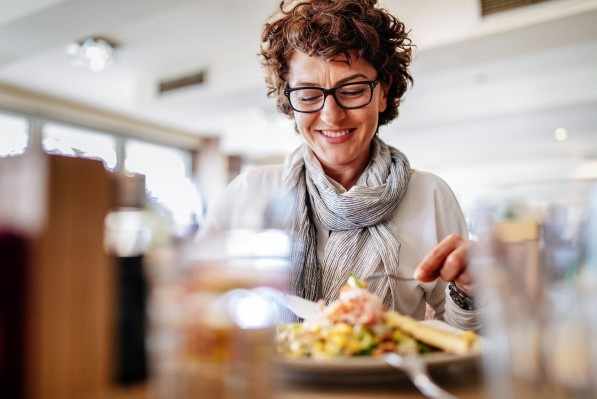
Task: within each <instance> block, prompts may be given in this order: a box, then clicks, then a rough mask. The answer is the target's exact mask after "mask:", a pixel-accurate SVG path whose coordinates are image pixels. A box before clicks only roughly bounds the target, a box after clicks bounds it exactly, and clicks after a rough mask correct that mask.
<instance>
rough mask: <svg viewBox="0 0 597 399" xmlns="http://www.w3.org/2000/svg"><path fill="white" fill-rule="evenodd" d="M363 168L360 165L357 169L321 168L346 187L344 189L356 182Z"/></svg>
mask: <svg viewBox="0 0 597 399" xmlns="http://www.w3.org/2000/svg"><path fill="white" fill-rule="evenodd" d="M364 170H365V168H364V167H360V168H358V169H352V168H346V167H344V168H325V167H324V168H323V171H324V172H325V174H326V175H328V176H329V177H331V178H332V179H334V180H335V181H337V182H338V183H340V184H341V185H342V187H344V188H345V189H346V191H348V190H350V189H351V187H352V186H354V185H355V184H357V181H358V180H359V177H361V174H362V173H363V171H364Z"/></svg>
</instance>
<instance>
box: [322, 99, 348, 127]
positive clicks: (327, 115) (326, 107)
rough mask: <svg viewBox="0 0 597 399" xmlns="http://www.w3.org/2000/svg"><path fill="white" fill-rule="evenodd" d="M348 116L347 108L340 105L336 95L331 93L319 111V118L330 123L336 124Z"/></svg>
mask: <svg viewBox="0 0 597 399" xmlns="http://www.w3.org/2000/svg"><path fill="white" fill-rule="evenodd" d="M345 116H346V110H345V109H344V108H342V107H340V106H339V105H338V103H337V102H336V97H334V96H332V95H329V96H327V97H326V99H325V103H324V104H323V108H322V109H321V110H320V111H319V118H320V119H321V120H322V121H324V122H325V123H327V124H329V125H334V124H335V123H336V122H338V121H341V120H342V119H344V117H345Z"/></svg>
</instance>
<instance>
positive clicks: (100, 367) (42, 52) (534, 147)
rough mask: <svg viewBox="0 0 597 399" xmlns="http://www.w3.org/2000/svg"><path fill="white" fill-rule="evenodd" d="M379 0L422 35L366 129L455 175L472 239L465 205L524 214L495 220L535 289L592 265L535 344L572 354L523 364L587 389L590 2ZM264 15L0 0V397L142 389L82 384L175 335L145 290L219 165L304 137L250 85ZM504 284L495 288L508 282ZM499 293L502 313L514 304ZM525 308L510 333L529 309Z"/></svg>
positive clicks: (191, 227) (247, 4) (244, 163)
mask: <svg viewBox="0 0 597 399" xmlns="http://www.w3.org/2000/svg"><path fill="white" fill-rule="evenodd" d="M380 3H381V4H382V5H383V6H385V7H387V8H388V9H389V10H390V11H391V12H392V13H394V14H395V15H397V16H398V17H399V18H400V19H402V20H403V22H404V23H405V24H406V26H407V28H408V29H410V31H411V37H412V40H413V42H414V44H416V46H417V47H416V50H415V54H414V61H413V64H412V74H413V76H414V81H415V83H414V86H413V88H412V89H411V90H409V91H408V92H407V94H406V96H405V98H404V101H403V104H402V105H401V108H400V116H399V117H398V119H397V120H395V121H393V122H392V123H391V124H390V125H389V126H385V127H383V128H382V129H381V131H380V135H381V137H382V138H383V139H384V140H385V141H386V142H388V143H389V144H391V145H393V146H395V147H397V148H399V149H400V150H402V151H403V152H404V153H405V154H406V155H407V156H408V157H409V159H410V162H411V165H412V166H413V167H414V168H415V169H422V170H427V171H430V172H433V173H436V174H438V175H439V176H441V177H443V178H444V179H445V180H446V181H447V182H448V183H449V184H450V186H451V187H452V188H453V190H454V192H455V194H456V196H457V198H458V199H459V201H460V203H461V205H462V207H463V209H464V211H465V215H466V216H467V218H468V221H469V227H470V228H471V233H473V234H472V236H473V238H478V237H475V236H474V233H475V216H474V215H475V212H476V211H477V210H479V207H480V208H481V209H485V210H487V209H489V210H490V211H491V212H495V213H496V214H498V216H500V217H501V218H502V219H518V220H510V221H511V222H512V223H513V224H504V225H498V227H501V228H502V230H503V231H502V232H501V233H500V231H498V233H500V235H501V239H503V240H504V241H505V242H508V243H514V244H512V245H510V247H511V248H510V249H512V251H511V252H512V253H508V255H512V258H513V259H514V261H513V262H512V263H515V264H516V265H517V266H521V265H523V266H525V267H524V268H519V269H518V270H523V271H525V273H526V272H528V273H526V274H527V277H528V280H529V281H530V282H531V283H532V284H530V285H531V286H532V287H534V288H536V287H537V286H539V285H540V284H541V283H542V282H544V281H546V280H545V279H547V278H548V277H549V278H552V275H553V276H555V277H553V278H552V279H553V281H557V282H560V280H562V279H570V280H572V281H573V282H574V277H575V276H577V275H579V274H580V272H579V270H580V266H581V265H582V264H584V263H586V264H587V265H589V266H591V268H592V269H591V270H592V271H593V279H592V280H589V283H591V281H592V283H591V284H592V285H591V284H587V287H589V289H587V290H586V292H587V293H588V294H586V295H585V297H584V298H585V299H586V301H585V300H584V299H583V300H578V298H577V296H576V295H577V294H578V293H579V292H581V291H582V290H581V289H580V288H579V287H580V285H575V284H572V285H570V286H569V287H571V288H572V290H571V291H570V292H571V293H572V294H573V295H572V294H571V295H568V294H569V293H570V292H568V291H566V292H565V294H566V295H567V296H566V298H568V299H566V300H561V298H560V299H557V298H556V299H557V301H556V303H558V304H567V303H569V302H570V303H583V302H584V303H585V304H586V305H587V306H586V309H584V308H582V307H576V306H572V305H570V306H568V305H566V306H565V307H564V308H563V309H564V311H563V312H562V313H559V310H558V311H556V312H553V313H550V314H551V315H553V320H555V321H557V323H554V324H556V325H557V326H560V325H562V326H563V327H564V328H565V329H563V330H562V336H563V337H566V338H569V337H570V336H572V337H573V338H574V339H560V340H556V339H551V338H550V337H549V336H547V339H548V341H547V342H549V343H550V345H547V347H549V348H552V347H555V348H556V349H557V350H560V349H562V353H572V354H574V356H570V357H569V359H574V361H573V362H561V361H559V360H558V359H559V357H557V356H556V355H554V356H556V357H554V358H555V359H556V360H558V361H556V362H554V364H556V365H563V366H562V370H556V373H555V374H553V373H552V374H553V375H552V374H550V375H549V376H548V377H549V378H543V374H537V375H538V376H539V377H540V378H543V380H545V381H548V380H549V381H552V380H553V378H552V377H553V376H554V375H555V376H556V377H557V378H559V377H558V375H559V374H558V373H560V374H561V375H560V377H561V379H563V380H564V381H565V382H567V383H577V382H578V380H579V378H577V376H581V377H582V381H581V382H580V383H579V384H581V385H582V384H584V385H587V384H588V383H589V382H590V381H597V378H594V375H596V374H593V375H592V376H591V377H589V375H588V374H587V373H588V372H589V371H588V370H589V369H590V367H589V366H586V364H588V363H589V362H593V364H592V366H591V367H592V370H597V363H595V359H597V355H596V354H597V350H596V349H595V348H593V349H591V350H593V355H592V358H591V359H592V360H591V359H589V358H588V357H587V356H588V355H587V353H588V351H587V348H589V346H590V345H589V343H590V344H591V345H592V344H594V340H591V339H590V337H594V336H595V334H594V331H597V316H595V314H594V310H595V309H597V306H595V305H594V304H595V303H597V298H596V297H595V295H594V294H593V293H594V292H597V290H596V289H595V288H594V287H597V247H596V246H595V245H594V240H592V241H591V243H592V244H590V245H589V239H591V238H594V237H595V234H594V229H595V226H596V225H597V224H596V223H595V220H597V216H596V215H597V189H596V190H595V191H594V193H593V194H592V195H589V190H590V189H591V188H592V187H593V186H594V184H595V181H596V180H597V0H449V1H446V0H417V1H414V0H383V1H380ZM278 6H279V0H250V1H248V0H220V1H212V0H101V1H100V0H0V259H1V261H0V397H10V398H28V399H38V398H39V399H45V398H58V397H60V398H73V399H79V398H86V399H87V398H96V397H97V398H99V397H111V398H112V397H114V398H125V397H126V399H130V398H133V397H134V398H145V396H144V391H143V390H141V391H140V392H139V395H137V396H128V392H127V393H126V394H127V395H126V396H114V395H113V394H116V393H114V392H113V394H110V395H104V396H101V395H91V393H92V392H96V393H97V392H103V390H105V389H108V390H110V389H111V387H112V385H113V383H114V381H117V382H118V384H122V385H129V384H134V383H136V382H139V381H141V382H142V381H145V379H146V378H147V375H148V373H149V372H150V370H148V363H151V362H149V361H148V359H147V354H146V348H147V347H148V348H150V349H149V351H150V352H151V355H152V356H153V357H154V358H155V359H157V360H159V361H154V363H153V364H151V365H150V366H153V367H154V369H153V373H156V369H155V367H159V366H160V365H166V366H168V364H169V363H168V362H163V361H161V360H163V359H162V358H160V357H159V356H161V355H162V352H161V351H162V350H164V353H167V352H168V350H171V349H172V348H175V347H176V345H172V339H173V338H172V337H176V334H174V335H168V334H169V332H168V331H169V330H168V328H170V327H172V326H173V325H177V323H174V322H173V320H176V319H175V318H173V316H172V315H176V314H178V313H177V312H176V310H179V309H180V308H181V307H180V304H179V303H178V302H176V301H174V302H172V304H171V305H172V307H168V306H169V305H168V303H169V302H168V301H164V298H166V299H168V296H165V297H160V295H161V294H160V293H164V288H167V287H168V286H169V284H171V283H172V282H173V281H176V277H177V273H178V272H179V270H180V269H181V268H180V267H178V266H180V264H179V263H180V259H179V256H180V253H179V252H178V251H177V250H178V246H177V245H179V244H180V243H183V242H184V241H185V240H184V239H185V238H189V237H192V234H193V233H194V232H195V231H196V229H197V228H200V225H201V221H202V218H203V215H204V213H205V211H206V209H207V208H208V207H209V204H210V202H211V201H213V200H214V199H215V198H216V196H217V195H218V193H219V192H220V191H221V190H222V189H223V188H224V187H225V186H226V184H227V183H228V182H229V181H230V180H231V179H232V178H234V177H235V176H237V175H238V174H239V173H241V172H242V171H243V170H246V169H247V168H251V167H254V166H256V165H260V164H265V163H272V162H282V160H283V159H284V157H285V155H286V154H288V153H289V152H290V151H291V150H292V149H294V148H295V147H296V146H297V145H298V144H299V143H300V142H301V139H300V137H299V136H298V135H297V134H296V133H295V132H294V126H293V123H292V121H291V120H289V119H287V118H285V117H282V116H280V115H278V113H277V111H276V109H275V105H274V101H273V100H272V99H268V98H267V97H266V88H265V85H264V79H263V71H262V69H261V67H260V64H259V58H258V52H259V44H260V31H261V27H262V25H263V23H264V22H265V18H266V17H267V16H268V15H270V14H271V13H272V12H273V11H275V10H276V8H277V7H278ZM42 149H43V151H45V152H46V153H49V154H58V155H66V156H46V155H40V154H41V153H42V151H41V150H42ZM21 155H23V156H21ZM98 160H101V162H100V161H98ZM112 172H115V173H112ZM131 174H134V175H131ZM146 191H147V195H146ZM147 197H148V199H149V201H148V202H149V203H150V206H146V205H147V204H146V200H147ZM587 198H590V201H588V202H587ZM587 204H588V205H587ZM529 212H530V213H531V214H529ZM585 214H588V219H585V217H584V215H585ZM585 220H586V223H585ZM518 221H522V222H521V223H517V222H518ZM15 226H17V228H16V229H15ZM21 230H23V231H24V232H25V234H23V233H22V232H21ZM486 230H489V229H486ZM477 231H483V229H481V228H477ZM31 232H33V233H34V234H31ZM506 233H507V234H506ZM585 238H586V239H585ZM173 243H175V244H176V245H174V244H173ZM541 245H544V247H545V248H546V251H545V253H544V254H541V253H540V249H541ZM540 255H541V256H544V258H545V259H544V260H545V262H546V268H542V267H540V261H539V259H540ZM113 266H116V267H113ZM544 270H547V271H548V272H550V273H551V274H549V275H548V274H546V273H544ZM513 276H514V277H511V280H507V279H502V280H500V279H495V280H496V281H515V282H516V281H518V282H520V281H523V280H524V279H523V278H522V277H520V275H518V274H513ZM529 276H530V277H529ZM546 276H547V277H546ZM562 276H563V277H562ZM527 277H525V278H527ZM585 280H588V279H585ZM488 287H490V288H496V287H492V286H490V285H488ZM508 287H509V288H512V287H513V288H515V289H516V288H517V287H518V285H516V284H509V285H508ZM150 288H151V289H150ZM150 291H152V292H153V294H152V295H153V297H150V296H149V295H148V294H149V292H150ZM495 291H496V292H505V293H508V294H509V293H510V291H508V290H505V289H502V287H497V288H496V289H495ZM166 292H170V291H167V290H166ZM175 292H176V291H175ZM522 292H524V290H522ZM556 293H557V292H556ZM560 293H561V292H560ZM155 298H158V299H157V300H156V299H155ZM160 298H161V302H160ZM512 298H514V299H519V298H518V297H517V296H515V295H512ZM508 299H509V298H508ZM151 300H153V301H154V302H151ZM152 303H153V306H152ZM156 303H157V304H158V305H156ZM498 303H500V302H498ZM504 303H505V304H506V306H505V309H507V310H508V311H507V312H504V313H505V314H509V315H511V314H514V313H513V312H511V310H512V309H521V308H522V309H526V307H521V306H518V305H512V306H510V305H509V302H508V301H504ZM521 303H525V304H526V303H534V302H533V301H532V300H531V299H529V298H528V297H522V299H521ZM164 304H166V305H168V306H165V305H164ZM540 305H541V306H542V303H539V305H537V306H540ZM570 309H573V310H574V311H573V312H570ZM585 310H586V311H587V312H588V311H589V310H591V311H593V313H592V316H591V317H592V319H591V318H589V317H588V316H586V314H585V313H583V312H585ZM489 313H491V314H492V315H494V314H499V312H489ZM531 313H532V312H531ZM537 313H538V314H539V315H542V314H543V313H542V312H537ZM148 314H151V318H152V323H153V327H151V328H150V327H149V324H150V323H149V322H148V318H149V316H148ZM587 314H588V313H587ZM520 315H521V317H520V320H518V319H517V320H514V322H517V321H521V322H523V323H522V324H521V326H522V327H524V328H522V330H521V331H528V328H527V324H525V323H526V322H527V321H532V322H538V320H537V319H536V318H533V317H530V316H529V315H528V314H527V313H524V312H523V313H520ZM564 315H566V318H565V317H564ZM564 319H566V320H568V321H569V322H568V323H561V321H562V320H564ZM583 320H592V321H591V323H593V324H592V325H591V327H590V328H592V329H588V328H589V327H587V328H586V329H583V328H584V327H583V328H579V327H578V326H581V327H582V326H585V325H584V324H582V323H581V322H580V321H583ZM497 321H498V323H496V325H499V326H500V328H501V327H502V326H503V325H505V324H504V322H503V320H497ZM510 322H511V323H512V331H514V332H516V331H518V330H517V329H516V328H517V324H516V323H514V322H513V321H510ZM160 323H162V324H160ZM537 325H538V326H540V327H543V326H542V325H540V324H537ZM156 326H157V327H156ZM164 326H166V327H168V328H164V329H163V330H160V328H162V327H164ZM585 327H586V326H585ZM174 329H175V328H174ZM502 330H503V328H502ZM502 330H497V331H502ZM543 330H544V329H543V328H541V331H543ZM156 331H157V332H156ZM164 331H165V333H164ZM545 331H548V332H550V333H551V330H549V329H545ZM554 331H556V333H558V334H559V332H558V331H559V330H554ZM571 332H575V333H576V334H584V333H585V332H586V336H578V335H573V334H572V335H571ZM146 338H147V340H146ZM556 341H557V342H560V343H562V342H564V343H566V344H568V343H572V344H574V345H576V346H574V345H573V347H572V349H574V350H572V349H570V348H568V347H567V346H566V345H564V346H561V345H560V346H554V345H552V343H553V342H556ZM268 342H269V341H268ZM519 346H520V347H521V348H531V349H532V348H533V346H532V345H529V342H528V341H524V340H522V341H520V345H519ZM593 346H594V345H593ZM164 348H165V349H164ZM569 349H570V350H569ZM504 353H505V352H504ZM520 353H526V352H524V351H523V352H520ZM577 353H580V354H583V355H584V357H583V359H584V360H583V361H584V362H585V363H586V364H585V363H582V362H580V363H579V361H578V359H579V357H580V355H579V356H577V355H576V354H577ZM521 358H522V356H521ZM531 358H533V357H532V356H525V359H531ZM565 359H567V358H565ZM493 364H495V362H494V363H493ZM569 364H581V365H582V367H584V368H583V369H582V370H581V372H577V369H576V368H574V367H568V365H569ZM570 370H571V371H572V372H571V374H570V375H572V376H573V377H574V378H572V379H570V378H568V376H569V374H567V373H568V371H570ZM157 372H158V374H159V373H160V370H157ZM593 372H595V371H593ZM557 378H556V379H557ZM569 380H570V381H569ZM539 381H541V379H540V380H539ZM584 385H583V386H584ZM175 386H176V384H175ZM170 388H172V387H170V386H167V387H165V388H164V392H165V393H166V394H165V395H164V396H163V397H172V395H171V394H170V391H169V390H168V389H170ZM499 388H500V389H501V385H500V386H499ZM593 388H594V387H593ZM160 389H161V388H160ZM500 392H501V391H500ZM593 392H594V391H593ZM133 393H134V392H133ZM243 395H244V393H243ZM257 396H259V395H257ZM548 396H549V395H548ZM301 397H302V396H301ZM498 397H501V396H498ZM524 397H526V396H524ZM568 397H570V396H568ZM578 397H581V396H578ZM583 397H589V396H583Z"/></svg>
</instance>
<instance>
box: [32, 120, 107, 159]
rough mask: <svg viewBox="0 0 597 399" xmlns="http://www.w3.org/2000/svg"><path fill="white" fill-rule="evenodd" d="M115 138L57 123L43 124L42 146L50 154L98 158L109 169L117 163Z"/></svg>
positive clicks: (102, 133)
mask: <svg viewBox="0 0 597 399" xmlns="http://www.w3.org/2000/svg"><path fill="white" fill-rule="evenodd" d="M116 144H117V139H116V137H114V136H111V135H108V134H106V133H104V132H97V131H93V130H88V129H83V128H79V127H75V126H67V125H63V124H57V123H47V124H45V125H44V130H43V139H42V146H43V148H44V150H45V151H46V152H48V153H50V154H62V155H70V156H78V157H83V158H92V159H99V160H102V161H103V162H104V165H105V167H106V168H107V169H109V170H114V168H115V167H116V163H117V156H116V148H117V145H116Z"/></svg>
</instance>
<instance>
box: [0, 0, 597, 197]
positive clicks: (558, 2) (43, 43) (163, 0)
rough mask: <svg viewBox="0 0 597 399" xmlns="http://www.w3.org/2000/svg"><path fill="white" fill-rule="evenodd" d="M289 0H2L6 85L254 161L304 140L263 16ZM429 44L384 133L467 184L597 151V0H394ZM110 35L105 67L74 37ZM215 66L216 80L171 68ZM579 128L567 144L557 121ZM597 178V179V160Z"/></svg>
mask: <svg viewBox="0 0 597 399" xmlns="http://www.w3.org/2000/svg"><path fill="white" fill-rule="evenodd" d="M278 3H279V1H278V0H253V1H246V0H221V1H212V0H102V1H97V0H29V1H21V0H0V9H1V10H2V12H1V13H0V85H1V86H0V89H2V88H3V87H4V88H6V87H18V88H22V89H25V90H29V91H34V92H37V93H41V94H44V95H50V96H54V97H57V98H60V99H63V100H68V101H72V102H76V103H79V104H84V105H86V106H92V107H96V108H98V109H102V110H106V111H110V112H114V113H117V114H119V115H126V116H128V117H131V118H135V119H138V120H143V121H147V122H151V123H155V124H159V125H161V126H164V127H165V128H167V129H172V130H177V131H183V132H186V133H188V134H190V135H199V136H220V137H221V144H222V150H223V151H225V152H227V153H230V154H240V155H244V156H245V157H246V158H248V159H257V158H263V157H272V156H281V155H283V154H284V153H286V152H287V151H289V150H290V149H292V148H293V147H294V146H295V145H296V144H297V143H299V142H300V139H299V138H298V137H297V136H296V134H295V133H294V132H293V126H292V122H291V121H289V120H287V119H284V118H281V117H279V116H278V115H277V113H276V111H275V108H274V104H273V101H272V100H270V99H267V98H266V95H265V87H264V84H263V73H262V70H261V68H260V66H259V62H258V58H257V52H258V49H259V47H258V46H259V36H260V28H261V26H262V24H263V22H264V20H265V17H266V16H267V15H269V14H270V13H271V11H273V10H274V9H275V8H276V7H277V5H278ZM381 3H382V4H383V5H385V6H386V7H387V8H389V9H390V10H391V11H392V12H394V13H395V14H396V15H398V16H399V17H400V18H401V19H402V20H403V21H404V22H405V23H406V25H407V27H409V28H410V29H411V32H412V38H413V41H414V42H415V43H416V44H417V46H418V47H417V50H416V54H415V60H414V62H413V66H412V72H413V75H414V78H415V84H414V86H413V88H412V89H411V90H410V91H409V92H408V93H407V94H406V97H405V100H404V103H403V105H402V106H401V111H400V117H399V118H398V119H397V120H396V121H394V122H393V123H392V124H391V125H389V126H387V127H385V128H383V129H382V130H381V132H380V134H381V137H382V138H384V139H385V140H386V141H388V142H389V143H391V144H393V145H395V146H397V147H398V148H400V149H402V150H403V151H404V152H405V153H406V154H407V155H408V156H409V158H410V160H411V164H412V165H413V166H414V167H415V168H420V169H427V170H431V171H434V172H436V173H438V174H440V175H441V176H442V177H444V178H445V179H446V180H448V182H449V183H451V184H452V185H453V186H454V187H455V189H456V191H457V192H458V191H459V190H464V189H465V188H466V189H469V190H470V189H471V188H474V187H477V188H479V187H488V186H491V187H494V188H495V187H500V189H503V188H504V187H512V186H516V185H519V186H520V185H527V186H529V185H533V184H534V185H537V184H543V185H545V184H555V183H557V182H559V181H563V180H567V179H568V178H570V176H572V175H573V174H574V173H578V171H579V168H580V167H581V166H582V167H587V166H590V165H592V162H593V161H596V162H597V0H552V1H547V2H544V3H539V4H535V5H532V6H525V7H521V8H518V9H515V10H511V11H506V12H502V13H498V14H494V15H491V16H488V17H485V18H482V17H481V16H480V6H479V4H478V1H477V0H450V1H445V0H418V1H412V0H385V1H381ZM90 35H100V36H105V37H107V38H110V39H112V40H114V41H115V42H117V43H118V44H119V59H118V62H117V63H116V64H115V65H113V66H112V67H111V68H110V69H107V70H105V71H104V72H101V73H94V72H91V71H88V70H84V69H81V68H76V67H74V66H72V65H70V64H69V60H68V58H67V56H66V54H65V47H66V46H67V45H68V44H69V43H71V42H73V41H77V40H81V39H83V38H84V37H86V36H90ZM198 70H204V71H205V73H206V81H205V83H204V84H202V85H201V86H197V87H189V88H184V89H180V90H176V91H172V92H168V93H164V94H162V95H160V94H159V93H158V90H157V88H158V84H159V82H160V81H161V80H164V79H172V78H176V77H180V76H183V75H186V74H189V73H193V72H196V71H198ZM560 127H562V128H565V129H567V131H568V139H567V140H565V141H561V142H560V141H557V140H555V138H554V131H555V130H556V129H557V128H560ZM590 173H595V175H594V176H593V175H591V176H593V177H597V171H594V172H590Z"/></svg>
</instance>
